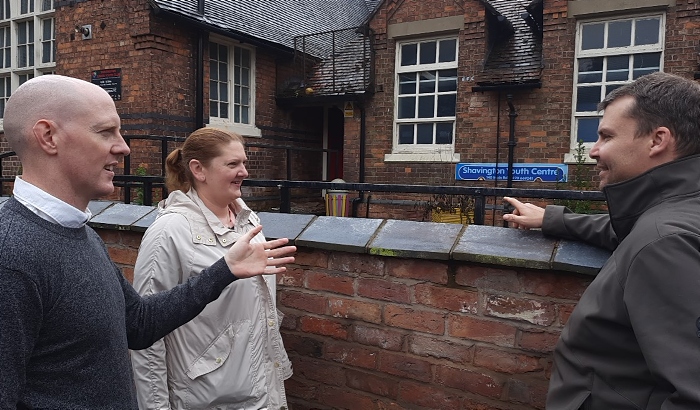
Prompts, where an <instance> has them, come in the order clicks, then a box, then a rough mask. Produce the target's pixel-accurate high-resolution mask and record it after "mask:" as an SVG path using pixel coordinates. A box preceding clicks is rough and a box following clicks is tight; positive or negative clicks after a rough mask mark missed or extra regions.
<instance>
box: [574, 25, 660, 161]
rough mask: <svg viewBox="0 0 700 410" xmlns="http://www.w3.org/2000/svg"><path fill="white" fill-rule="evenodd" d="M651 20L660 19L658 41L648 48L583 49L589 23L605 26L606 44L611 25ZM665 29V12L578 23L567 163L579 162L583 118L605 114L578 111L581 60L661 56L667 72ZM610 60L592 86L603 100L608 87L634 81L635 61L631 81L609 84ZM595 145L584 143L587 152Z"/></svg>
mask: <svg viewBox="0 0 700 410" xmlns="http://www.w3.org/2000/svg"><path fill="white" fill-rule="evenodd" d="M650 17H656V18H659V34H658V35H659V41H658V43H656V44H645V45H639V46H635V45H629V46H624V47H607V44H604V47H603V48H599V49H591V50H582V43H583V27H584V26H585V25H588V24H596V23H605V30H604V35H603V39H604V42H607V39H608V36H607V33H608V27H609V24H610V23H613V22H617V21H624V20H640V19H646V18H650ZM635 27H636V25H634V24H633V25H632V34H631V36H632V38H634V30H635ZM665 28H666V14H665V13H658V12H657V13H640V14H629V15H624V16H615V17H608V18H596V19H586V20H579V21H577V22H576V49H575V51H576V55H575V60H574V75H573V81H574V83H573V95H572V104H571V141H570V152H569V153H568V154H566V155H565V156H564V162H565V163H575V162H576V148H577V147H578V123H579V122H578V120H579V119H583V118H602V113H601V112H599V111H580V112H577V111H576V108H577V107H576V102H577V100H578V91H579V60H580V59H583V58H596V57H614V56H624V55H636V54H645V53H660V58H659V71H663V70H664V67H663V66H664V45H665ZM607 61H608V60H607V58H606V59H604V60H603V72H602V75H603V78H602V79H601V81H598V82H592V83H591V84H592V85H593V86H595V85H600V86H601V99H602V98H603V97H604V95H603V93H605V89H606V86H615V85H621V84H628V83H630V82H632V81H633V80H632V76H633V74H634V70H633V66H632V63H633V59H630V65H629V66H628V79H627V80H620V81H606V76H607V73H608V70H607ZM593 144H594V142H584V143H583V146H584V148H585V149H586V153H588V152H589V151H590V149H591V148H592V147H593ZM585 159H586V162H591V163H592V162H595V161H594V160H592V159H591V158H589V157H588V155H586V156H585Z"/></svg>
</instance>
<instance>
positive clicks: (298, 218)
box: [257, 212, 316, 244]
mask: <svg viewBox="0 0 700 410" xmlns="http://www.w3.org/2000/svg"><path fill="white" fill-rule="evenodd" d="M257 215H258V216H259V217H260V222H261V223H262V226H263V234H264V235H265V238H267V239H279V238H288V239H289V243H292V244H294V243H295V241H296V239H297V237H298V236H299V234H301V232H302V231H303V230H304V229H305V228H306V227H307V226H308V225H309V223H311V221H312V220H313V219H314V218H315V217H316V216H315V215H308V214H283V213H278V212H259V213H258V214H257Z"/></svg>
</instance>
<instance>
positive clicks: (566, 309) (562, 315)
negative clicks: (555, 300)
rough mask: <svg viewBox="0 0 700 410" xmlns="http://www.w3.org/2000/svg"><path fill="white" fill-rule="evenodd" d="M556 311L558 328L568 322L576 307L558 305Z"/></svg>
mask: <svg viewBox="0 0 700 410" xmlns="http://www.w3.org/2000/svg"><path fill="white" fill-rule="evenodd" d="M557 306H558V310H559V326H562V327H563V326H564V325H565V324H566V322H568V321H569V317H570V316H571V313H572V312H573V311H574V308H575V307H576V305H566V304H560V305H557Z"/></svg>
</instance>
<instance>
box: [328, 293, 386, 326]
mask: <svg viewBox="0 0 700 410" xmlns="http://www.w3.org/2000/svg"><path fill="white" fill-rule="evenodd" d="M328 314H329V315H331V316H333V317H340V318H344V319H352V320H361V321H363V322H369V323H377V324H378V323H381V321H382V307H381V306H380V305H379V304H377V303H373V302H363V301H359V300H355V299H347V298H334V297H329V298H328Z"/></svg>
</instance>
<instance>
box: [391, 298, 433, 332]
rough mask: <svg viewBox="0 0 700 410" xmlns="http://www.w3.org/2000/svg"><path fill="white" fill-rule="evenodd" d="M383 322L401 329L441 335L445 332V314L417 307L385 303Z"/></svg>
mask: <svg viewBox="0 0 700 410" xmlns="http://www.w3.org/2000/svg"><path fill="white" fill-rule="evenodd" d="M384 323H386V324H387V325H389V326H393V327H399V328H402V329H410V330H417V331H419V332H426V333H433V334H438V335H442V334H444V333H445V315H444V314H443V313H435V312H428V311H424V310H419V309H412V308H405V307H401V306H396V305H387V306H386V307H385V308H384Z"/></svg>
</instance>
